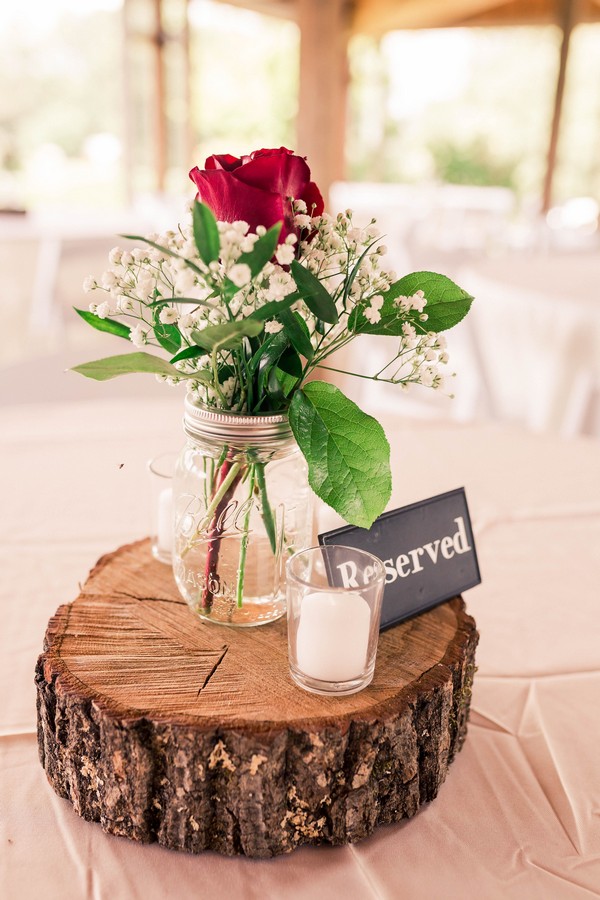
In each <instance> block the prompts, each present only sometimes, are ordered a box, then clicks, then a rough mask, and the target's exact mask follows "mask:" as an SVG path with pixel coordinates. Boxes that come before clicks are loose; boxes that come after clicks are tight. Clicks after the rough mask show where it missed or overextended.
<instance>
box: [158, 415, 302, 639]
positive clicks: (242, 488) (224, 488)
mask: <svg viewBox="0 0 600 900" xmlns="http://www.w3.org/2000/svg"><path fill="white" fill-rule="evenodd" d="M184 430H185V432H186V434H187V437H188V441H187V444H186V445H185V447H184V448H183V450H182V452H181V454H180V456H179V460H178V463H177V466H176V469H175V475H174V478H173V505H174V516H175V536H174V547H173V571H174V574H175V580H176V582H177V585H178V587H179V590H180V591H181V593H182V595H183V596H184V597H185V599H186V600H187V602H188V603H189V605H190V607H191V608H192V609H193V610H194V612H196V613H198V615H199V616H201V617H202V618H203V619H205V620H208V621H211V622H219V623H221V624H224V625H245V626H249V625H263V624H266V623H268V622H273V621H274V620H275V619H278V618H280V616H282V615H283V614H284V612H285V608H286V598H285V564H286V561H287V559H288V558H289V557H290V556H291V555H292V554H293V553H295V552H296V551H297V550H301V549H303V548H305V547H308V546H310V545H311V543H312V531H313V518H312V492H311V490H310V488H309V486H308V480H307V468H306V462H305V460H304V457H303V456H302V454H301V453H300V451H299V449H298V445H297V444H296V442H295V440H294V437H293V434H292V431H291V429H290V426H289V423H288V418H287V415H265V416H244V415H239V414H236V413H228V412H220V411H217V410H211V409H207V408H205V407H203V406H201V405H200V404H197V403H195V402H194V401H193V400H192V399H191V398H189V397H188V398H186V403H185V416H184Z"/></svg>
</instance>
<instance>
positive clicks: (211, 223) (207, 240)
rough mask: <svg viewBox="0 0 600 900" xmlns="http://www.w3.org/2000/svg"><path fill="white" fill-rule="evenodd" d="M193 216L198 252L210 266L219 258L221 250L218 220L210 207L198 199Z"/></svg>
mask: <svg viewBox="0 0 600 900" xmlns="http://www.w3.org/2000/svg"><path fill="white" fill-rule="evenodd" d="M192 218H193V225H194V241H195V243H196V247H197V248H198V254H199V256H200V259H201V260H202V261H203V262H204V263H206V265H207V266H208V265H210V263H211V262H214V261H215V260H216V259H218V258H219V254H220V252H221V241H220V238H219V229H218V227H217V220H216V219H215V217H214V215H213V211H212V210H211V209H210V207H208V206H207V205H206V204H205V203H199V202H198V201H197V200H196V202H195V203H194V210H193V213H192Z"/></svg>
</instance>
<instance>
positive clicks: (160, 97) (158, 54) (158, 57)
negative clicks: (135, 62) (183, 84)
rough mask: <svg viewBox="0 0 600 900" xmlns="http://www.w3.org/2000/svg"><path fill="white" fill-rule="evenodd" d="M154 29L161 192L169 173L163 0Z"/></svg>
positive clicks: (156, 139)
mask: <svg viewBox="0 0 600 900" xmlns="http://www.w3.org/2000/svg"><path fill="white" fill-rule="evenodd" d="M153 11H154V29H153V33H152V47H153V51H154V142H155V154H156V155H155V167H156V187H157V190H158V191H160V192H161V193H162V192H163V191H164V190H165V183H166V175H167V119H166V116H167V113H166V85H165V61H164V45H165V35H164V32H163V27H162V0H154V10H153Z"/></svg>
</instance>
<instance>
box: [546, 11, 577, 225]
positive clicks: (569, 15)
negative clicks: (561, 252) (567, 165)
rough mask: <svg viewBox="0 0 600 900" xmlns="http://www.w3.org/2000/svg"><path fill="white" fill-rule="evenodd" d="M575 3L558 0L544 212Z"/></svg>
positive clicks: (549, 200)
mask: <svg viewBox="0 0 600 900" xmlns="http://www.w3.org/2000/svg"><path fill="white" fill-rule="evenodd" d="M575 3H576V0H558V7H559V15H560V27H561V29H562V42H561V46H560V62H559V66H558V78H557V80H556V94H555V97H554V113H553V115H552V127H551V129H550V142H549V145H548V157H547V163H546V176H545V178H544V192H543V195H542V212H544V213H547V212H548V210H549V209H550V207H551V205H552V188H553V183H554V173H555V170H556V154H557V148H558V137H559V133H560V122H561V116H562V106H563V97H564V92H565V80H566V74H567V62H568V59H569V46H570V43H571V34H572V32H573V28H574V26H575V22H576V15H575Z"/></svg>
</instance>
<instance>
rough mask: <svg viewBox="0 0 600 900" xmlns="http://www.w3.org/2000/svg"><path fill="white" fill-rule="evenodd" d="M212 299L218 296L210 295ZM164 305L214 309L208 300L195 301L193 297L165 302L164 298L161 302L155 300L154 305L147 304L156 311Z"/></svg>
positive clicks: (175, 298)
mask: <svg viewBox="0 0 600 900" xmlns="http://www.w3.org/2000/svg"><path fill="white" fill-rule="evenodd" d="M210 296H211V297H215V296H217V295H216V294H215V293H214V292H213V293H212V294H211V295H210ZM163 303H182V304H184V305H187V306H208V307H210V308H211V309H214V307H213V305H212V303H207V302H206V300H195V299H194V298H193V297H169V298H168V299H167V300H165V298H164V297H162V298H161V299H160V300H153V301H152V303H145V304H144V306H146V307H147V308H148V309H154V308H155V307H156V306H162V304H163Z"/></svg>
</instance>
